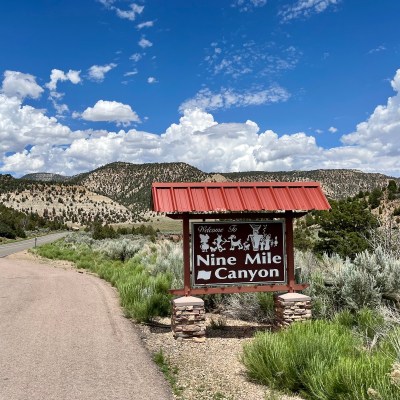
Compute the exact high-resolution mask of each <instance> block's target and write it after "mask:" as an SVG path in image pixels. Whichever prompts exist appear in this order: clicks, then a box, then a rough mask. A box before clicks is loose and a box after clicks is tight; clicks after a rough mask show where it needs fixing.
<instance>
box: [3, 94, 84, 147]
mask: <svg viewBox="0 0 400 400" xmlns="http://www.w3.org/2000/svg"><path fill="white" fill-rule="evenodd" d="M77 137H81V136H79V135H77ZM73 138H74V135H72V132H71V130H70V129H69V128H68V127H67V126H63V125H61V124H60V123H58V121H57V119H56V118H54V117H47V116H46V115H45V114H44V113H43V111H41V110H38V109H35V108H33V107H31V106H27V105H24V106H23V105H22V104H21V100H20V99H18V98H17V97H7V96H5V95H4V94H0V151H1V152H19V151H22V150H23V149H24V148H25V146H27V145H34V144H44V143H52V144H54V145H57V144H62V143H70V142H71V141H72V140H73Z"/></svg>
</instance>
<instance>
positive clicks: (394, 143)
mask: <svg viewBox="0 0 400 400" xmlns="http://www.w3.org/2000/svg"><path fill="white" fill-rule="evenodd" d="M391 85H392V88H393V90H395V91H396V92H397V94H396V95H395V96H393V97H389V99H388V101H387V104H386V105H379V106H378V107H376V108H375V110H374V112H373V113H372V114H371V115H370V117H369V118H368V120H367V121H364V122H361V123H360V124H358V125H357V129H356V131H355V132H352V133H350V134H347V135H344V136H342V139H341V140H342V142H343V143H344V144H345V145H352V146H362V147H363V148H365V149H368V150H370V151H372V152H377V153H380V154H387V155H397V156H398V157H400V146H399V145H400V140H399V138H400V94H399V92H400V69H398V70H397V72H396V75H395V77H394V78H393V80H392V81H391Z"/></svg>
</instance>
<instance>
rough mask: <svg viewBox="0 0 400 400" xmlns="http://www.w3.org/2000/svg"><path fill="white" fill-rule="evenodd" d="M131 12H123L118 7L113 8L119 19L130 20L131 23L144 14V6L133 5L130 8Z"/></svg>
mask: <svg viewBox="0 0 400 400" xmlns="http://www.w3.org/2000/svg"><path fill="white" fill-rule="evenodd" d="M129 8H130V10H127V11H126V10H121V9H119V8H117V7H113V9H114V10H115V12H116V13H117V15H118V17H120V18H123V19H129V21H134V20H135V19H136V15H138V14H141V13H142V12H143V9H144V6H139V5H138V4H135V3H132V4H130V6H129Z"/></svg>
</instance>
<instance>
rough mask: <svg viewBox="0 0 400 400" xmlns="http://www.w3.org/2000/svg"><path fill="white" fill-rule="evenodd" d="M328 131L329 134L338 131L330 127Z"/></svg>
mask: <svg viewBox="0 0 400 400" xmlns="http://www.w3.org/2000/svg"><path fill="white" fill-rule="evenodd" d="M328 131H329V132H330V133H336V132H337V131H338V130H337V128H335V127H334V126H331V127H330V128H329V129H328Z"/></svg>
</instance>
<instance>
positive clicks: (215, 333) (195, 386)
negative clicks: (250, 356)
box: [140, 314, 301, 400]
mask: <svg viewBox="0 0 400 400" xmlns="http://www.w3.org/2000/svg"><path fill="white" fill-rule="evenodd" d="M212 319H213V320H214V321H216V320H218V316H212V315H210V314H208V315H207V339H206V341H205V342H203V343H196V342H193V341H191V340H175V339H174V338H173V336H172V333H171V328H170V319H168V318H164V319H161V320H160V321H159V324H157V325H153V326H146V325H141V326H140V330H141V332H142V340H143V342H144V343H145V346H146V347H147V349H148V350H149V351H150V352H151V353H153V354H154V353H157V352H160V350H162V352H163V354H164V356H165V357H166V358H167V360H169V362H170V364H171V365H172V366H173V367H177V371H178V372H177V376H176V377H177V384H176V387H178V388H181V392H180V393H179V394H177V395H175V397H176V399H179V400H268V399H272V398H273V399H276V400H277V399H280V400H289V399H291V400H301V399H300V397H288V396H284V395H282V396H276V397H272V396H270V392H269V391H268V389H267V388H266V387H265V386H261V385H258V384H255V383H252V382H249V380H248V379H247V378H246V374H245V369H244V366H243V365H242V364H241V363H240V360H239V358H240V354H241V351H242V347H243V344H244V343H246V342H248V341H250V340H251V338H252V337H253V335H254V333H255V332H256V331H257V330H265V329H268V327H267V326H263V325H259V324H255V323H247V322H244V321H238V320H232V319H227V320H226V323H225V324H224V325H223V327H222V328H221V329H217V328H215V324H212V323H211V321H212ZM213 326H214V327H213Z"/></svg>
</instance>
